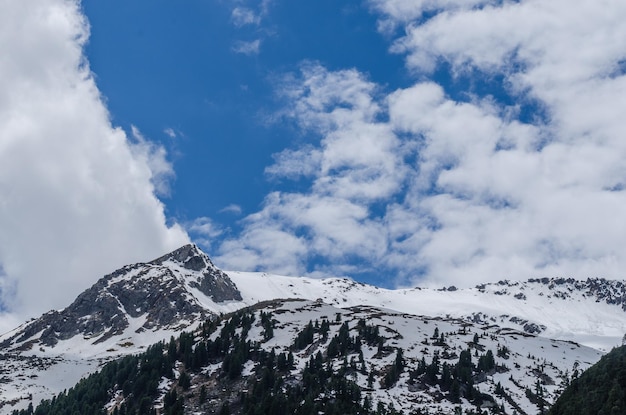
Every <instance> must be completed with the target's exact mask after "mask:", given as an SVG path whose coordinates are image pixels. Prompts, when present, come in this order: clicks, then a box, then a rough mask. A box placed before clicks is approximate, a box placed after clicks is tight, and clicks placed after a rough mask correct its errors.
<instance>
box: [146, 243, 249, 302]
mask: <svg viewBox="0 0 626 415" xmlns="http://www.w3.org/2000/svg"><path fill="white" fill-rule="evenodd" d="M166 261H176V262H179V263H181V264H182V265H183V266H184V267H185V268H186V269H189V270H192V271H198V272H202V278H200V279H199V280H196V281H194V282H193V283H191V286H192V287H195V288H198V289H199V290H200V291H201V292H202V293H203V294H204V295H206V296H208V297H211V298H212V299H213V301H215V302H218V303H221V302H224V301H241V293H240V292H239V290H238V289H237V287H236V286H235V284H234V283H233V282H232V281H231V279H230V278H228V275H226V274H225V273H224V272H223V271H221V270H220V269H218V268H217V267H216V266H215V265H213V263H212V262H211V260H210V259H209V257H208V256H206V254H204V253H203V252H202V251H200V250H199V249H198V248H197V247H196V246H195V245H185V246H183V247H182V248H178V249H177V250H176V251H174V252H172V253H169V254H167V255H164V256H162V257H161V258H158V259H155V260H154V261H152V262H151V264H158V265H160V264H163V263H165V262H166Z"/></svg>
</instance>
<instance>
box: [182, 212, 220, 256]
mask: <svg viewBox="0 0 626 415" xmlns="http://www.w3.org/2000/svg"><path fill="white" fill-rule="evenodd" d="M185 229H186V230H187V232H188V233H189V234H190V235H191V237H192V238H193V241H194V242H195V243H197V244H199V245H200V246H202V248H203V249H205V250H207V251H208V250H210V249H211V246H212V242H213V241H214V240H215V239H216V238H218V237H219V236H220V235H222V233H223V230H222V228H221V227H220V226H219V225H216V224H215V223H214V222H213V221H212V220H211V218H207V217H200V218H196V219H195V220H193V221H192V222H190V223H188V224H186V225H185Z"/></svg>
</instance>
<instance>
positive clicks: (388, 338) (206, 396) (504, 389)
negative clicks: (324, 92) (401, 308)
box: [44, 300, 601, 415]
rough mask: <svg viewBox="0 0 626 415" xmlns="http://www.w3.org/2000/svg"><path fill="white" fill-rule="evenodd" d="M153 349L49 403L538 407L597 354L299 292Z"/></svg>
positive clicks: (129, 408) (183, 408)
mask: <svg viewBox="0 0 626 415" xmlns="http://www.w3.org/2000/svg"><path fill="white" fill-rule="evenodd" d="M148 354H149V355H150V357H145V356H144V357H142V356H140V357H139V359H138V361H139V362H142V363H141V364H137V363H134V364H131V365H130V366H131V367H132V368H134V369H133V370H136V372H133V373H131V374H126V375H125V376H126V377H124V378H122V377H120V376H121V375H120V374H119V373H118V374H115V373H113V372H112V370H113V369H111V368H108V367H105V369H104V370H103V375H102V376H104V377H105V378H106V379H108V380H106V381H105V380H103V379H102V378H98V377H95V378H92V379H91V380H90V382H91V383H89V384H83V385H81V386H80V391H79V392H77V393H75V394H72V393H73V392H72V391H70V392H69V393H68V394H67V396H66V395H64V398H63V399H57V401H58V402H61V403H59V404H57V406H56V407H55V406H53V408H55V409H54V410H56V411H57V412H54V411H53V410H52V408H51V407H48V406H46V405H48V404H49V403H46V404H44V407H45V408H47V411H50V412H45V413H67V412H64V408H65V410H67V408H68V405H74V404H76V405H89V406H88V407H89V408H91V412H90V413H97V412H93V405H94V402H93V398H92V396H100V397H101V398H100V402H99V403H98V405H99V406H97V407H98V408H104V407H106V408H108V409H109V410H115V409H117V410H118V411H119V412H120V413H121V412H124V413H133V411H135V410H139V413H142V414H144V413H145V414H148V413H151V412H150V411H152V410H154V411H155V412H156V410H157V409H158V410H159V411H163V412H161V413H181V414H192V413H218V412H219V411H220V410H222V408H223V407H225V406H226V407H227V408H228V411H229V412H230V413H232V414H246V415H247V414H256V413H262V414H273V413H299V414H303V415H305V414H306V415H308V414H318V413H320V412H322V413H327V414H328V413H341V414H356V413H360V414H370V413H371V414H374V413H378V414H393V413H404V414H409V413H412V414H419V413H426V411H428V413H437V414H455V413H457V412H456V411H458V410H459V409H462V410H463V411H464V412H465V413H470V411H479V410H480V411H481V412H482V411H485V412H486V413H489V414H496V413H502V412H503V411H505V412H506V413H509V414H511V413H514V412H515V411H517V413H519V414H534V413H536V412H537V411H538V408H539V407H541V406H548V405H549V404H550V403H551V402H553V400H554V399H555V397H556V396H558V394H559V393H560V391H561V390H562V388H564V386H565V385H566V384H567V383H568V382H570V374H571V373H573V371H574V370H578V369H584V368H586V367H588V366H589V365H590V364H591V363H592V362H595V361H596V360H597V359H599V357H600V356H601V353H600V352H598V351H597V350H594V349H591V348H588V347H584V346H578V345H576V344H572V343H569V342H563V341H553V340H548V339H544V338H541V337H537V336H532V335H528V334H525V333H520V332H517V331H514V330H511V329H502V328H499V327H497V326H484V325H481V324H471V323H467V322H464V321H460V320H456V319H442V318H424V317H417V316H414V315H409V314H402V313H396V312H391V311H388V310H382V309H377V308H373V307H351V308H347V309H341V308H337V307H333V306H330V305H327V304H324V303H322V302H311V301H297V300H283V301H273V302H268V303H265V304H259V305H258V306H255V307H252V308H249V309H245V310H241V311H239V312H237V313H235V314H234V315H230V316H227V317H226V318H222V319H220V320H216V321H213V322H208V323H207V324H204V325H203V326H202V327H201V328H199V329H198V330H197V331H195V332H194V333H192V334H182V335H181V336H180V337H179V340H178V342H173V341H170V342H169V343H165V344H161V345H160V346H156V347H152V348H150V352H149V353H148ZM150 359H151V360H150ZM155 362H156V363H155ZM116 365H117V367H119V366H124V367H126V366H128V364H127V363H123V362H122V363H120V362H118V363H116ZM151 368H152V369H151ZM126 372H127V371H125V372H124V373H126ZM142 373H143V375H142ZM149 373H151V374H152V375H151V376H153V377H152V378H146V379H145V380H144V381H143V382H142V383H141V384H139V382H140V381H139V379H140V378H141V377H142V376H149ZM128 379H130V380H128ZM150 384H152V387H150V386H149V385H150ZM97 388H100V390H101V391H104V392H101V393H97V391H96V390H95V389H97ZM83 397H86V398H83ZM177 401H179V404H178V405H177V404H176V402H177ZM81 402H82V403H81ZM51 405H52V404H51ZM59 405H65V406H59ZM175 407H178V408H179V410H175V409H174V408H175ZM85 408H87V406H85ZM379 408H382V409H379ZM392 408H393V409H392ZM168 410H170V412H168ZM420 411H423V412H420Z"/></svg>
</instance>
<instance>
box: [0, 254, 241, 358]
mask: <svg viewBox="0 0 626 415" xmlns="http://www.w3.org/2000/svg"><path fill="white" fill-rule="evenodd" d="M190 288H197V289H198V290H199V291H200V292H202V293H203V294H204V295H206V296H207V297H209V298H211V299H212V300H213V301H214V302H224V301H240V300H241V294H240V293H239V290H237V287H236V286H235V284H234V283H233V282H232V281H231V280H230V278H228V276H227V275H226V274H225V273H224V272H222V271H220V270H219V269H217V267H215V265H213V263H212V262H211V261H210V259H209V258H208V257H207V256H206V255H205V254H204V253H202V252H201V251H200V250H199V249H198V248H197V247H196V246H195V245H186V246H183V247H182V248H179V249H177V250H176V251H174V252H172V253H170V254H167V255H165V256H162V257H160V258H158V259H156V260H154V261H151V262H148V263H141V264H134V265H129V266H125V267H123V268H121V269H119V270H117V271H115V272H113V273H111V274H109V275H106V276H104V277H103V278H101V279H100V280H99V281H98V282H97V283H95V284H94V285H93V286H92V287H91V288H89V289H87V290H86V291H84V292H83V293H82V294H80V295H79V296H78V297H77V298H76V300H74V302H73V303H72V304H71V305H70V306H69V307H67V308H65V309H64V310H62V311H50V312H48V313H46V314H44V315H43V316H41V317H40V318H39V319H37V320H34V321H32V322H30V323H28V324H26V325H25V327H24V328H23V329H22V330H21V331H18V332H17V333H16V334H15V335H14V336H12V337H10V338H8V339H5V341H4V342H3V343H2V344H0V348H4V349H6V348H8V347H11V345H13V347H19V348H22V349H24V348H30V347H32V345H33V344H34V342H37V341H39V343H40V344H41V345H45V346H49V347H52V346H54V345H56V344H57V343H58V342H59V341H60V340H67V339H70V338H72V337H74V336H76V335H78V334H82V335H83V336H84V337H85V338H89V339H92V338H93V343H94V344H96V343H99V342H102V341H105V340H107V339H108V338H110V337H111V336H114V335H119V334H122V333H123V332H124V331H125V330H126V329H128V328H129V326H130V324H131V321H132V320H133V319H138V320H136V321H139V323H140V325H139V328H137V329H135V331H136V332H141V331H143V330H153V329H159V328H180V329H183V328H184V327H185V325H189V324H190V322H192V321H198V319H204V318H206V317H208V316H209V315H210V314H212V313H211V311H209V310H207V309H206V307H204V306H203V305H202V304H200V302H199V301H198V299H197V298H196V297H195V296H194V295H193V294H192V293H191V292H190ZM135 324H138V323H137V322H135Z"/></svg>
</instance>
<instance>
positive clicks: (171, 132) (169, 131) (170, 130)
mask: <svg viewBox="0 0 626 415" xmlns="http://www.w3.org/2000/svg"><path fill="white" fill-rule="evenodd" d="M163 132H164V133H165V135H167V136H168V137H169V138H176V137H178V134H176V131H174V129H173V128H170V127H168V128H166V129H165V130H163Z"/></svg>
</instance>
